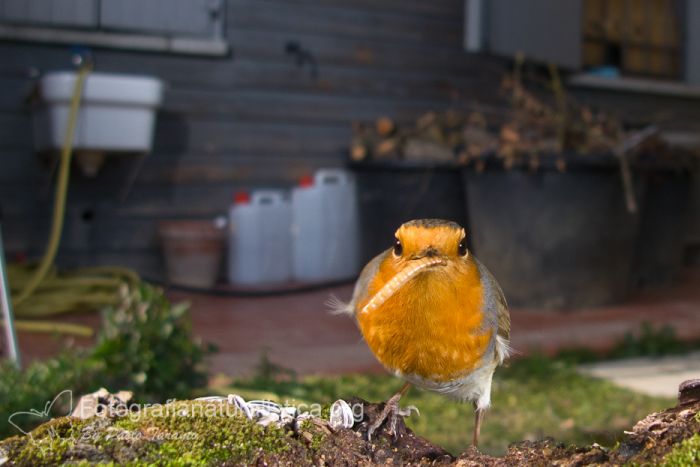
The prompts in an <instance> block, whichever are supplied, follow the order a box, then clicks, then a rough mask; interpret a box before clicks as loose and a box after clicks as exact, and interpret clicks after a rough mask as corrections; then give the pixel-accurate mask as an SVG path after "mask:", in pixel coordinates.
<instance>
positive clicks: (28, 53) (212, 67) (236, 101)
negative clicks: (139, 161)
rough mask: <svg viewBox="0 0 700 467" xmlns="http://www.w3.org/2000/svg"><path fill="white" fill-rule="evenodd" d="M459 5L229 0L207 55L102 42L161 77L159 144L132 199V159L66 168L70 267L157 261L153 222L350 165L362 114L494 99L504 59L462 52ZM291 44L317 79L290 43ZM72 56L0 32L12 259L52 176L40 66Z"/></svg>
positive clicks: (27, 239) (43, 212)
mask: <svg viewBox="0 0 700 467" xmlns="http://www.w3.org/2000/svg"><path fill="white" fill-rule="evenodd" d="M462 8H463V1H462V0H431V1H423V0H229V1H228V2H227V31H226V34H227V38H228V39H229V41H230V44H231V47H232V54H231V56H229V57H226V58H201V57H199V58H198V57H185V56H174V55H159V54H151V53H136V52H128V51H115V50H107V49H94V50H93V52H94V56H95V59H96V68H97V70H99V71H107V72H120V73H138V74H148V75H154V76H158V77H160V78H162V79H164V80H165V81H166V82H167V83H168V88H167V91H166V95H165V104H164V107H163V109H162V111H161V112H160V113H159V116H158V124H157V130H156V138H155V148H154V151H153V154H151V155H150V156H149V157H148V158H147V159H146V160H145V163H144V164H143V166H142V168H141V170H140V171H139V173H138V177H137V178H136V181H135V183H134V184H133V186H132V188H131V190H130V194H129V196H128V198H127V199H126V200H125V201H123V200H122V199H121V198H120V194H121V192H122V190H123V188H124V186H125V184H126V183H127V180H128V177H129V172H130V171H131V170H132V169H133V166H134V164H135V161H134V159H128V158H124V159H122V160H120V161H118V160H112V161H110V162H109V163H108V165H107V167H105V168H104V169H103V170H102V172H101V173H100V174H99V175H98V177H97V178H95V179H92V180H90V179H85V178H84V177H82V176H81V175H80V174H79V173H78V172H77V171H75V172H74V173H73V179H72V181H71V187H70V194H69V208H68V217H67V225H66V229H65V239H64V244H63V246H62V262H63V263H64V264H71V263H76V262H77V263H81V262H82V263H89V264H92V263H116V264H124V265H129V266H134V267H136V268H137V269H139V270H140V271H141V272H142V273H144V274H145V275H147V276H148V277H152V278H159V277H161V274H162V272H161V271H162V267H161V264H160V258H159V254H158V249H157V246H158V243H157V238H156V234H155V232H156V229H155V225H156V223H157V221H158V220H160V219H169V218H206V217H213V216H215V215H218V214H222V213H224V212H225V211H226V209H227V207H228V205H229V203H230V200H231V196H232V193H233V192H234V191H235V190H236V189H239V188H249V187H256V186H269V185H273V186H290V185H291V184H292V183H293V182H294V181H295V180H297V179H298V178H299V177H300V176H302V175H303V174H306V173H310V172H311V171H312V170H313V169H314V168H316V167H320V166H338V165H341V164H343V162H344V158H345V151H346V147H347V144H348V141H349V138H350V133H351V130H350V123H351V122H352V121H353V120H368V119H374V118H376V117H377V116H379V115H391V116H393V117H394V118H396V119H398V120H409V119H413V118H415V117H416V116H417V115H418V114H420V113H421V112H423V111H425V110H428V109H443V108H446V107H447V106H450V105H460V103H463V102H464V101H469V100H473V99H479V100H481V101H489V100H490V99H492V98H493V97H494V95H495V92H496V87H497V85H498V82H499V80H500V77H501V73H502V65H501V64H500V63H499V62H496V61H494V60H491V59H488V58H485V57H480V56H470V55H467V54H466V53H464V52H463V50H462V21H463V11H462ZM289 41H296V42H298V43H299V44H300V45H301V47H302V48H303V49H306V50H308V51H309V52H311V53H312V54H313V56H314V57H315V59H316V61H317V62H318V77H317V78H316V79H314V78H312V77H311V72H310V69H309V68H308V67H302V68H300V67H298V66H297V65H296V62H295V60H294V58H293V57H291V56H289V55H288V54H286V53H285V46H286V44H287V43H288V42H289ZM69 67H70V50H69V48H68V47H63V46H48V45H47V46H44V45H37V44H22V43H8V42H4V43H0V90H1V91H0V205H1V207H2V210H3V212H4V217H3V222H2V227H3V233H4V235H5V242H6V248H7V250H8V251H9V252H10V256H12V255H13V254H15V253H19V252H24V253H27V254H29V255H30V256H36V255H38V254H40V253H41V250H42V248H43V245H44V242H45V239H46V235H47V232H48V219H49V218H50V214H51V202H52V198H53V194H52V190H53V185H52V184H51V183H50V171H49V168H48V167H47V166H46V165H45V164H44V163H42V161H41V160H40V159H39V158H37V157H36V156H35V155H34V153H33V151H32V139H31V138H32V132H31V114H30V112H29V108H28V106H27V104H26V102H25V97H26V96H27V95H28V94H29V92H30V90H31V87H32V83H33V80H32V79H31V78H30V77H29V72H30V70H32V69H35V70H38V71H40V72H46V71H50V70H55V69H66V68H69Z"/></svg>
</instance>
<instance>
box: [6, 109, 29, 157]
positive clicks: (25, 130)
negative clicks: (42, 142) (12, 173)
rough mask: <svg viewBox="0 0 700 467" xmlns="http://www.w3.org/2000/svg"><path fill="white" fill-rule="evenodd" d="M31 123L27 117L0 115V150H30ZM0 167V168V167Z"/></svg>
mask: <svg viewBox="0 0 700 467" xmlns="http://www.w3.org/2000/svg"><path fill="white" fill-rule="evenodd" d="M33 144H34V143H33V140H32V122H31V119H30V118H29V116H28V115H23V114H18V113H12V114H0V150H3V151H17V150H25V151H26V150H31V149H32V147H33ZM0 167H1V166H0Z"/></svg>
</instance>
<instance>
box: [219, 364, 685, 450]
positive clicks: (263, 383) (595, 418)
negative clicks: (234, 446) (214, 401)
mask: <svg viewBox="0 0 700 467" xmlns="http://www.w3.org/2000/svg"><path fill="white" fill-rule="evenodd" d="M401 384H402V382H401V381H400V380H398V379H397V378H394V377H392V376H388V375H350V376H342V377H307V378H303V379H301V380H299V381H275V379H274V378H270V377H267V378H261V377H259V378H256V379H252V380H245V381H243V380H239V381H234V382H233V385H232V386H231V387H229V386H226V387H221V386H219V387H214V388H210V389H214V391H216V392H217V393H222V394H226V393H228V392H236V393H239V394H241V395H243V396H244V397H246V398H249V397H256V398H257V397H265V398H271V399H277V400H279V401H282V402H284V401H285V400H289V401H293V400H296V401H303V402H307V403H321V404H327V403H330V402H332V401H334V400H336V399H339V398H349V397H351V396H358V397H362V398H364V399H367V400H370V401H376V402H378V401H382V400H385V399H387V398H389V397H390V396H391V395H392V394H393V393H394V392H395V391H397V390H398V389H399V388H400V387H401ZM401 405H402V406H406V405H415V406H416V407H418V408H419V409H420V412H421V415H420V416H419V417H418V416H415V415H414V416H413V417H411V418H410V419H407V423H408V425H409V426H410V427H411V428H412V429H413V430H414V431H415V432H417V433H418V434H420V435H422V436H424V437H426V438H428V439H430V440H431V441H433V442H435V443H437V444H440V445H442V446H443V447H445V448H446V449H447V450H449V451H450V452H452V453H453V454H454V453H459V452H461V451H463V450H464V449H466V448H467V447H468V446H469V444H470V442H471V435H472V427H473V412H472V407H471V405H467V404H460V403H457V402H454V401H452V400H449V399H446V398H444V397H442V396H439V395H437V394H433V393H428V392H425V391H420V390H418V389H415V388H413V389H411V391H410V392H409V393H408V394H407V396H405V397H404V398H403V399H402V404H401ZM673 405H675V401H674V400H672V399H666V398H659V397H649V396H645V395H641V394H638V393H635V392H633V391H630V390H627V389H622V388H619V387H617V386H614V385H613V384H611V383H609V382H606V381H602V380H599V379H595V378H592V377H588V376H583V375H580V374H578V373H577V372H576V371H575V369H574V367H573V366H571V365H568V364H566V363H564V362H562V361H557V360H549V359H545V358H540V357H529V358H525V359H521V360H519V361H516V362H513V363H512V364H511V365H510V366H509V367H508V368H500V369H499V370H497V371H496V376H495V378H494V385H493V392H492V408H491V410H490V411H489V412H488V413H487V414H486V418H485V422H484V425H483V426H482V437H481V446H480V448H481V449H482V451H484V452H487V453H490V454H495V455H498V454H503V453H504V452H505V451H506V449H507V447H508V445H509V444H510V443H512V442H514V441H521V440H525V439H539V438H543V437H545V436H552V437H554V438H556V439H557V440H558V441H561V442H564V443H576V444H590V443H593V442H597V443H599V444H601V445H603V446H612V445H614V444H615V442H616V440H617V439H618V438H619V436H620V435H621V434H622V431H623V430H625V429H628V428H629V427H631V426H632V425H633V424H634V423H635V422H636V421H637V420H639V419H641V418H643V417H644V416H646V415H647V414H649V413H651V412H654V411H659V410H661V409H664V408H666V407H670V406H673Z"/></svg>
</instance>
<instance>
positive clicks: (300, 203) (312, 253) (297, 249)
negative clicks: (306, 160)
mask: <svg viewBox="0 0 700 467" xmlns="http://www.w3.org/2000/svg"><path fill="white" fill-rule="evenodd" d="M358 234H359V232H358V220H357V201H356V197H355V182H354V179H353V178H352V175H351V174H350V173H349V172H348V171H346V170H343V169H320V170H318V171H316V173H315V174H314V176H313V178H311V177H305V178H304V179H302V181H301V183H300V184H299V186H298V187H296V188H294V189H293V190H292V263H293V274H292V276H293V278H294V279H295V280H299V281H333V280H340V279H349V278H352V277H354V276H355V275H356V274H357V272H358V266H359V264H358V262H359V259H358V254H359V248H358V245H359V239H358Z"/></svg>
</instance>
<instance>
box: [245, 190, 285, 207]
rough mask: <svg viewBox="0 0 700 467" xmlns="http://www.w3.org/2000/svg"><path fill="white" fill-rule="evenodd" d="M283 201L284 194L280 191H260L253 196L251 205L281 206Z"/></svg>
mask: <svg viewBox="0 0 700 467" xmlns="http://www.w3.org/2000/svg"><path fill="white" fill-rule="evenodd" d="M282 199H283V196H282V193H281V192H279V191H273V190H258V191H254V192H253V193H252V194H251V196H250V203H251V204H255V205H266V204H279V203H281V202H282Z"/></svg>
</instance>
